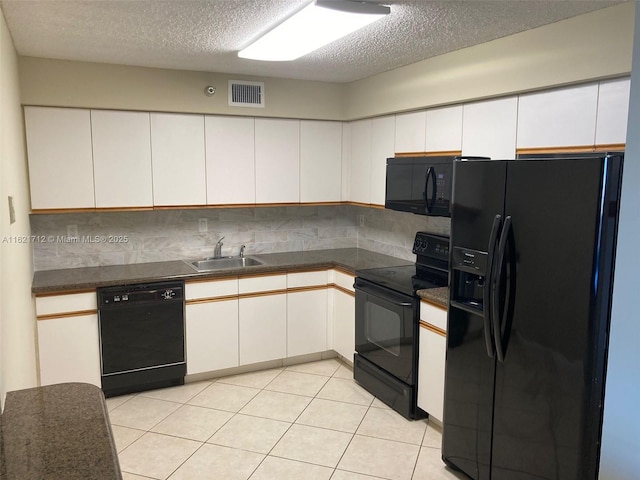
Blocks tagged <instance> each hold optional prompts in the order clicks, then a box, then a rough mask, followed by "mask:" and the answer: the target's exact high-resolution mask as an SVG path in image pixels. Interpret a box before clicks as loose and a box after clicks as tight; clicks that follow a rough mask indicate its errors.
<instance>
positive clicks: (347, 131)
mask: <svg viewBox="0 0 640 480" xmlns="http://www.w3.org/2000/svg"><path fill="white" fill-rule="evenodd" d="M350 178H351V124H350V123H348V122H344V123H343V124H342V186H341V190H340V200H342V201H343V202H347V201H349V182H350V180H349V179H350Z"/></svg>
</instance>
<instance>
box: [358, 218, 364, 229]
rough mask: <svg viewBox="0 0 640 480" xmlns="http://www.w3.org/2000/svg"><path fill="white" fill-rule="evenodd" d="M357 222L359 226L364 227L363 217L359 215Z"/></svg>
mask: <svg viewBox="0 0 640 480" xmlns="http://www.w3.org/2000/svg"><path fill="white" fill-rule="evenodd" d="M358 220H359V222H360V226H361V227H364V215H359V216H358Z"/></svg>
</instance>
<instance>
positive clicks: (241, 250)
mask: <svg viewBox="0 0 640 480" xmlns="http://www.w3.org/2000/svg"><path fill="white" fill-rule="evenodd" d="M245 247H246V245H242V246H241V247H240V254H239V255H238V256H239V257H240V258H244V249H245Z"/></svg>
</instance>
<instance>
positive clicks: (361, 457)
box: [107, 359, 463, 480]
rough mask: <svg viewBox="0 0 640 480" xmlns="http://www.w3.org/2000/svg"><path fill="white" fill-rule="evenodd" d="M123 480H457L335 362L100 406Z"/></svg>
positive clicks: (430, 441)
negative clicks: (107, 421) (108, 421)
mask: <svg viewBox="0 0 640 480" xmlns="http://www.w3.org/2000/svg"><path fill="white" fill-rule="evenodd" d="M107 406H108V408H109V412H110V413H109V415H110V418H111V424H112V427H113V433H114V436H115V441H116V446H117V449H118V455H119V459H120V466H121V468H122V471H123V476H124V478H125V480H127V479H128V480H133V479H145V478H154V479H171V480H178V479H180V480H199V479H221V480H247V479H251V480H267V479H273V480H287V479H295V480H299V479H305V480H307V479H309V480H315V479H318V480H329V479H331V480H367V479H390V480H423V479H424V480H440V479H460V478H463V477H462V476H460V475H458V474H455V473H453V472H451V471H450V470H448V469H447V468H445V467H444V464H443V463H442V460H441V459H440V438H441V433H440V431H439V430H438V428H437V427H435V426H433V425H429V423H428V421H427V420H419V421H413V422H411V421H407V420H405V419H404V418H403V417H401V416H400V415H398V414H397V413H396V412H394V411H393V410H391V409H389V408H388V407H387V406H386V405H384V404H383V403H381V402H380V401H378V400H377V399H375V398H374V397H373V396H372V395H370V394H369V393H368V392H367V391H365V390H364V389H362V388H361V387H360V386H358V385H357V384H356V383H355V382H354V380H353V373H352V371H351V370H350V369H349V368H348V367H347V366H345V365H344V364H342V363H340V362H339V361H338V360H336V359H330V360H322V361H319V362H313V363H306V364H302V365H294V366H290V367H286V368H279V369H273V370H265V371H261V372H255V373H247V374H243V375H235V376H231V377H224V378H219V379H216V380H212V381H205V382H198V383H189V384H186V385H184V386H181V387H174V388H167V389H163V390H154V391H150V392H142V393H139V394H135V395H124V396H121V397H114V398H110V399H108V400H107Z"/></svg>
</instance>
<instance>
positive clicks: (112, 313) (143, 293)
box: [97, 281, 187, 397]
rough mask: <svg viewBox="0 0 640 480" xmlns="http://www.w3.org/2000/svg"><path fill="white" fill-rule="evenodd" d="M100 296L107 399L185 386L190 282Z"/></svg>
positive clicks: (126, 288) (112, 290)
mask: <svg viewBox="0 0 640 480" xmlns="http://www.w3.org/2000/svg"><path fill="white" fill-rule="evenodd" d="M97 293H98V319H99V326H100V353H101V378H102V390H103V391H104V394H105V396H107V397H110V396H114V395H122V394H125V393H132V392H138V391H142V390H150V389H154V388H162V387H168V386H175V385H183V384H184V376H185V374H186V370H187V368H186V362H185V347H184V343H185V342H184V335H185V326H184V311H185V310H184V308H185V307H184V282H182V281H171V282H156V283H148V284H139V285H127V286H119V287H104V288H99V289H98V290H97Z"/></svg>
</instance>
